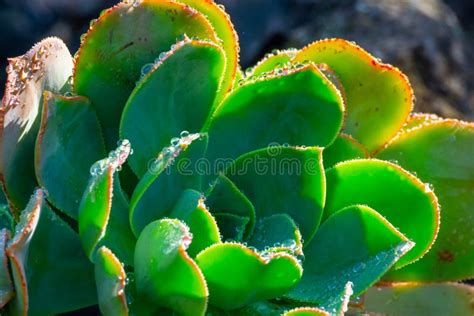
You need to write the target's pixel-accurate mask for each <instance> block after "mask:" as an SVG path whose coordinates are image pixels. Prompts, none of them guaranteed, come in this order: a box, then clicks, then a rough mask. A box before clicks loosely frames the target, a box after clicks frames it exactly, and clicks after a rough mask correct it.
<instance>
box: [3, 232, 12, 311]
mask: <svg viewBox="0 0 474 316" xmlns="http://www.w3.org/2000/svg"><path fill="white" fill-rule="evenodd" d="M10 237H11V234H10V231H9V230H7V229H2V230H1V231H0V240H1V242H0V244H2V243H3V245H4V246H5V247H6V245H7V242H8V240H9V239H10ZM5 250H6V249H0V251H5ZM3 259H4V260H3V262H2V263H1V268H2V269H4V271H6V275H7V277H8V280H9V281H10V285H11V287H12V288H13V284H12V281H11V280H12V278H11V274H10V267H9V266H8V257H7V256H4V258H3ZM14 296H15V292H14V291H11V292H10V293H9V295H8V296H6V297H4V300H3V301H0V308H3V307H4V306H5V305H6V304H7V303H8V302H9V301H10V300H11V299H12V298H13V297H14Z"/></svg>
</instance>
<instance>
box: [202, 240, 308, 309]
mask: <svg viewBox="0 0 474 316" xmlns="http://www.w3.org/2000/svg"><path fill="white" fill-rule="evenodd" d="M196 262H197V264H198V266H199V267H200V268H201V270H202V273H203V274H204V276H205V278H206V281H207V284H208V286H209V293H210V296H209V299H210V301H209V303H210V304H211V305H213V306H216V307H219V308H222V309H226V310H228V309H235V308H239V307H242V306H245V305H247V304H249V303H252V302H256V301H259V300H265V299H270V298H275V297H279V296H281V295H283V294H284V293H286V292H287V291H288V290H289V289H290V288H291V287H293V286H294V285H295V284H297V283H298V281H299V280H300V278H301V275H302V274H303V270H302V269H301V266H300V265H299V263H298V261H297V260H296V259H295V258H294V257H293V256H291V255H289V254H287V253H284V252H280V253H271V254H269V256H268V257H265V258H264V257H262V256H260V255H259V254H258V253H256V252H254V251H252V250H250V249H249V248H246V247H245V246H244V245H242V244H237V243H222V244H215V245H213V246H211V247H209V248H207V249H205V250H204V251H202V252H201V253H199V254H198V255H197V257H196Z"/></svg>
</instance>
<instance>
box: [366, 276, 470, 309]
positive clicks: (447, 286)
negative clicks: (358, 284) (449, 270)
mask: <svg viewBox="0 0 474 316" xmlns="http://www.w3.org/2000/svg"><path fill="white" fill-rule="evenodd" d="M473 301H474V288H473V287H472V286H469V285H465V284H456V283H443V284H419V283H400V284H397V283H394V284H392V285H387V286H376V287H372V288H370V289H369V290H368V291H367V292H366V293H365V295H364V307H365V308H364V310H365V312H368V313H370V314H372V313H377V315H379V314H383V315H472V311H473V306H472V302H473Z"/></svg>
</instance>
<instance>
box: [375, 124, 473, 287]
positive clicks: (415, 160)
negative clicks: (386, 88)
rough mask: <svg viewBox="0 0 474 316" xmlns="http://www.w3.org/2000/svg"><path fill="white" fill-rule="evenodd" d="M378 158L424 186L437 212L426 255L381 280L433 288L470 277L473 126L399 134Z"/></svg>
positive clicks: (433, 126)
mask: <svg viewBox="0 0 474 316" xmlns="http://www.w3.org/2000/svg"><path fill="white" fill-rule="evenodd" d="M378 157H380V158H382V159H395V160H397V161H398V163H399V164H400V165H401V166H402V167H404V168H406V169H407V170H409V171H411V172H414V173H416V174H417V176H418V177H419V178H420V179H421V180H422V181H426V182H427V183H430V184H431V185H432V187H433V189H434V192H435V193H436V196H437V197H438V200H439V204H440V212H441V223H440V228H439V234H438V238H437V240H436V242H435V243H434V245H433V247H432V248H431V250H430V252H428V253H427V254H426V255H425V256H424V257H423V258H422V259H421V260H420V261H418V262H415V263H414V264H413V265H410V266H407V267H405V268H403V269H400V270H397V271H393V272H391V273H390V274H389V275H388V276H387V277H386V279H388V280H399V281H428V282H433V281H449V280H462V279H466V278H472V277H474V265H473V264H472V263H473V262H474V230H473V229H472V227H473V208H472V206H473V205H474V164H473V157H474V124H472V123H465V122H460V121H455V120H443V121H437V122H433V123H429V124H427V125H422V126H420V127H419V128H414V129H411V130H410V131H407V132H404V133H402V134H400V135H399V136H398V137H397V138H395V139H394V140H393V141H392V142H391V143H390V144H389V145H388V147H387V148H385V149H384V150H383V151H382V152H381V153H380V154H379V155H378ZM424 225H426V224H424ZM400 227H401V226H400Z"/></svg>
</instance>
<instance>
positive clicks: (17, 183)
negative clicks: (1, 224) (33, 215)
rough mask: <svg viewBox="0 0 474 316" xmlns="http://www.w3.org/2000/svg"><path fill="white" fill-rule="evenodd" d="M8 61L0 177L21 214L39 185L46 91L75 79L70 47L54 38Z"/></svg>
mask: <svg viewBox="0 0 474 316" xmlns="http://www.w3.org/2000/svg"><path fill="white" fill-rule="evenodd" d="M8 62H9V65H8V67H7V74H8V77H7V84H6V88H5V95H4V97H3V100H2V107H1V109H0V157H1V158H0V177H1V180H2V184H3V187H4V190H5V192H6V196H7V198H8V201H9V203H10V206H11V207H12V209H13V211H14V212H15V213H18V212H19V211H20V210H22V209H23V208H24V207H25V206H26V204H27V203H28V200H29V197H30V195H31V192H32V191H33V189H34V188H35V187H36V186H37V184H36V178H35V171H34V159H33V157H34V147H35V141H36V135H37V133H38V129H39V123H40V114H41V108H42V102H41V99H42V96H43V90H49V91H53V92H57V91H58V90H59V89H60V88H61V87H62V86H63V85H64V83H65V82H66V81H67V80H68V78H69V77H70V76H71V74H72V67H73V63H72V57H71V54H70V53H69V50H68V49H67V47H66V45H65V44H64V43H63V42H62V41H61V40H60V39H58V38H54V37H50V38H46V39H44V40H43V41H41V42H39V43H37V44H36V45H35V46H33V48H31V49H30V50H29V51H28V52H27V53H26V54H25V55H22V56H19V57H15V58H10V59H9V60H8ZM18 170H21V172H18Z"/></svg>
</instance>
